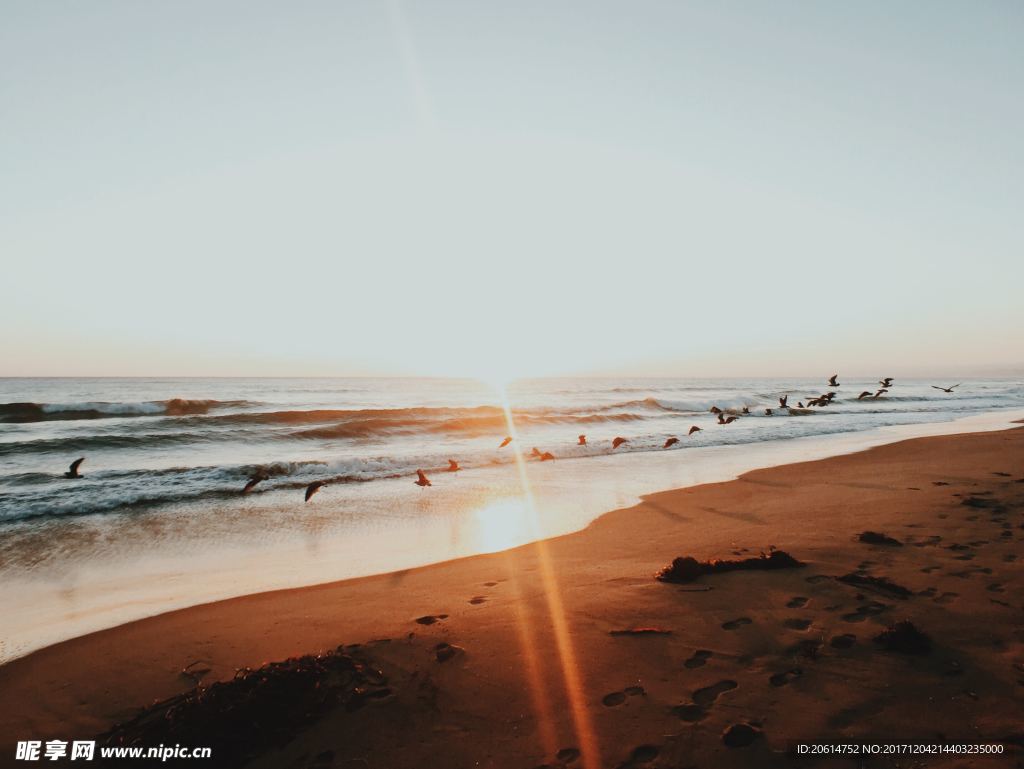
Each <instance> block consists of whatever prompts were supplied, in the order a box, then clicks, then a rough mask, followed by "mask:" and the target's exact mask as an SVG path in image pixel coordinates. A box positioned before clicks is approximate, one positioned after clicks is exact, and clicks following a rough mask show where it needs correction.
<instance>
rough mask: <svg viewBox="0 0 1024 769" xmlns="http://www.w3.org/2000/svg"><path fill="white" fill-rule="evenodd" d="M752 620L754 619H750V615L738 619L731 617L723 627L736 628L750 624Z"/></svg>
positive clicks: (726, 628) (724, 628)
mask: <svg viewBox="0 0 1024 769" xmlns="http://www.w3.org/2000/svg"><path fill="white" fill-rule="evenodd" d="M751 622H753V620H752V619H750V617H738V618H737V619H731V620H729V621H728V622H723V623H722V629H723V630H735V629H736V628H738V627H741V626H743V625H749V624H750V623H751Z"/></svg>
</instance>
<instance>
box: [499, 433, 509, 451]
mask: <svg viewBox="0 0 1024 769" xmlns="http://www.w3.org/2000/svg"><path fill="white" fill-rule="evenodd" d="M511 442H512V436H511V435H509V436H506V438H505V440H503V441H502V442H501V445H500V446H498V448H499V449H503V448H505V447H506V446H508V444H510V443H511Z"/></svg>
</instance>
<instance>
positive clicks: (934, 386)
mask: <svg viewBox="0 0 1024 769" xmlns="http://www.w3.org/2000/svg"><path fill="white" fill-rule="evenodd" d="M932 389H933V390H942V391H943V392H945V390H946V388H945V387H939V386H938V385H932Z"/></svg>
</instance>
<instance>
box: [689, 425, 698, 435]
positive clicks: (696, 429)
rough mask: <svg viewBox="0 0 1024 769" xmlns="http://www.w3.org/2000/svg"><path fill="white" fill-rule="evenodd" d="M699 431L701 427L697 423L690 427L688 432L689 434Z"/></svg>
mask: <svg viewBox="0 0 1024 769" xmlns="http://www.w3.org/2000/svg"><path fill="white" fill-rule="evenodd" d="M699 432H700V428H699V427H697V425H694V426H693V427H691V428H690V432H688V433H687V435H693V434H694V433H699Z"/></svg>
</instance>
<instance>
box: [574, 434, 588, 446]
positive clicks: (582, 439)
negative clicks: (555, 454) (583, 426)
mask: <svg viewBox="0 0 1024 769" xmlns="http://www.w3.org/2000/svg"><path fill="white" fill-rule="evenodd" d="M576 445H577V446H586V445H587V436H585V435H581V436H580V437H579V438H578V439H577V441H576Z"/></svg>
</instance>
